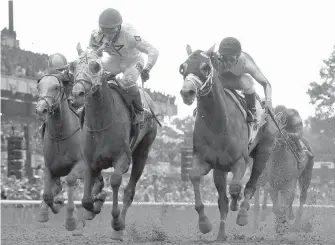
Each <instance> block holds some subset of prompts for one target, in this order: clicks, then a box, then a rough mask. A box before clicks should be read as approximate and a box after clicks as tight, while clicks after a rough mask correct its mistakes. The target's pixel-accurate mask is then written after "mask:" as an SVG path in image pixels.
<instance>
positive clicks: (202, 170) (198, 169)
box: [189, 156, 212, 234]
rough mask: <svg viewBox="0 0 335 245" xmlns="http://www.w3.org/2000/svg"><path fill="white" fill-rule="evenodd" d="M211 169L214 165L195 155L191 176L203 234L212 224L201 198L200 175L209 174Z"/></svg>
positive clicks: (200, 228) (196, 208)
mask: <svg viewBox="0 0 335 245" xmlns="http://www.w3.org/2000/svg"><path fill="white" fill-rule="evenodd" d="M211 169H212V167H211V165H210V164H209V163H208V162H202V161H201V160H200V159H199V158H198V157H196V156H194V157H193V161H192V168H191V170H190V173H189V177H190V180H191V182H192V185H193V189H194V198H195V210H196V211H197V212H198V215H199V230H200V232H202V233H203V234H205V233H208V232H210V231H211V230H212V224H211V222H210V221H209V219H208V217H207V216H206V214H205V211H204V209H205V206H204V204H203V202H202V200H201V194H200V177H201V176H203V175H206V174H208V172H209V171H210V170H211Z"/></svg>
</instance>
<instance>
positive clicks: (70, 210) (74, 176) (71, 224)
mask: <svg viewBox="0 0 335 245" xmlns="http://www.w3.org/2000/svg"><path fill="white" fill-rule="evenodd" d="M83 167H84V161H82V160H80V161H78V162H77V163H76V164H75V165H74V167H73V169H72V170H71V172H70V173H69V174H68V175H67V176H66V178H65V181H66V185H67V196H68V202H67V206H66V218H65V228H66V230H68V231H74V230H76V228H77V224H78V225H79V226H80V227H78V229H77V231H76V232H75V233H74V235H82V233H83V231H82V228H83V222H84V221H83V220H81V221H80V222H81V223H80V224H79V222H78V220H77V209H76V206H75V204H74V200H73V191H74V188H75V184H76V182H77V180H78V178H79V177H80V174H81V172H80V170H81V169H83Z"/></svg>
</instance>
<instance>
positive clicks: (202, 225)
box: [199, 217, 212, 234]
mask: <svg viewBox="0 0 335 245" xmlns="http://www.w3.org/2000/svg"><path fill="white" fill-rule="evenodd" d="M199 230H200V232H201V233H202V234H206V233H208V232H210V231H211V230H212V224H211V222H210V221H209V219H208V218H207V217H205V218H204V219H203V220H200V219H199Z"/></svg>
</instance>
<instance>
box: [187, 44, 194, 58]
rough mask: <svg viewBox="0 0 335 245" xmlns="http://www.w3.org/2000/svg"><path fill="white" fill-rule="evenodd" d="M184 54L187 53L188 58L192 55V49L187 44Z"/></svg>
mask: <svg viewBox="0 0 335 245" xmlns="http://www.w3.org/2000/svg"><path fill="white" fill-rule="evenodd" d="M186 52H187V54H188V56H190V55H191V54H192V53H193V52H192V48H191V46H190V45H189V44H187V46H186Z"/></svg>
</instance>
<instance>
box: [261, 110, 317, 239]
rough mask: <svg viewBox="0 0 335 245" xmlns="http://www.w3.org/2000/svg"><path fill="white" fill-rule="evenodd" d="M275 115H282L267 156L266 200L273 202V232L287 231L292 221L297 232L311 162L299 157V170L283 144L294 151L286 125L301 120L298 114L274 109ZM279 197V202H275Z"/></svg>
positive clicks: (309, 180)
mask: <svg viewBox="0 0 335 245" xmlns="http://www.w3.org/2000/svg"><path fill="white" fill-rule="evenodd" d="M275 111H276V113H277V114H279V113H281V114H282V121H283V122H282V125H283V126H282V131H283V134H280V133H278V134H277V135H276V139H275V145H274V148H273V150H272V152H271V157H270V161H269V164H268V171H267V174H268V181H269V183H270V196H271V199H272V202H273V213H274V214H275V215H276V217H277V221H278V223H277V227H276V229H277V232H279V233H282V232H284V231H285V230H286V228H288V227H287V226H288V220H294V219H295V220H294V223H293V227H292V229H293V230H297V229H299V228H300V225H301V217H302V214H303V206H304V205H305V203H306V199H307V191H308V188H309V185H310V183H311V179H312V172H313V166H314V160H313V158H312V157H309V156H308V155H307V154H304V155H302V156H301V157H302V159H301V160H302V164H301V165H302V167H300V168H299V166H300V165H299V164H298V161H297V160H296V158H295V157H294V155H293V154H292V151H291V150H290V149H289V147H288V145H287V142H286V140H285V139H284V137H285V138H286V139H288V142H289V144H291V146H293V149H294V150H295V151H297V147H296V145H295V144H294V142H295V140H294V139H293V137H296V134H294V133H293V134H292V133H290V132H291V131H292V130H290V128H289V127H290V125H291V123H290V122H292V121H297V120H301V119H300V116H299V114H298V112H297V111H296V110H294V109H290V108H285V107H284V106H277V107H276V108H275ZM302 141H303V143H304V144H305V145H306V147H307V148H308V150H309V151H310V152H311V148H310V146H309V144H308V142H307V141H306V140H305V139H303V138H302ZM297 182H299V187H300V203H299V208H298V211H297V215H296V218H295V217H294V216H295V215H294V213H293V208H292V205H293V201H294V198H295V190H296V186H297ZM279 194H281V197H282V198H281V199H282V200H280V199H279Z"/></svg>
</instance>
